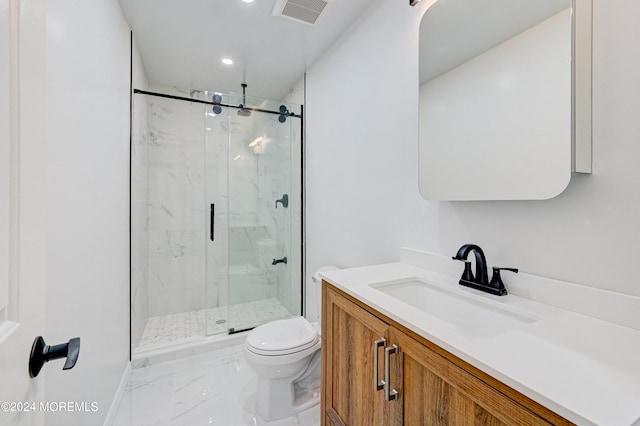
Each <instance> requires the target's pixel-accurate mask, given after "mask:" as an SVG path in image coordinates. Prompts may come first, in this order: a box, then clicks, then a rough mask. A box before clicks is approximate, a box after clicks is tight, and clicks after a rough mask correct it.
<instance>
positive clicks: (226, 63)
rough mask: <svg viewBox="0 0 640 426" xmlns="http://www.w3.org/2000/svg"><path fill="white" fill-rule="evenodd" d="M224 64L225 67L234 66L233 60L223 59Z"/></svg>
mask: <svg viewBox="0 0 640 426" xmlns="http://www.w3.org/2000/svg"><path fill="white" fill-rule="evenodd" d="M222 63H223V64H225V65H231V64H233V60H231V59H229V58H222Z"/></svg>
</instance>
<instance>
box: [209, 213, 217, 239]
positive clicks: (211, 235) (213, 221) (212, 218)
mask: <svg viewBox="0 0 640 426" xmlns="http://www.w3.org/2000/svg"><path fill="white" fill-rule="evenodd" d="M215 216H216V205H215V204H211V213H210V217H209V228H210V229H209V238H210V239H211V241H213V240H214V235H215V234H214V232H213V229H214V227H215V224H216V219H215Z"/></svg>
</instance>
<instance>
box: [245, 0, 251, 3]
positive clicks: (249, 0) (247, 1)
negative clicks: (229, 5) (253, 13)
mask: <svg viewBox="0 0 640 426" xmlns="http://www.w3.org/2000/svg"><path fill="white" fill-rule="evenodd" d="M242 1H243V2H245V3H253V0H242Z"/></svg>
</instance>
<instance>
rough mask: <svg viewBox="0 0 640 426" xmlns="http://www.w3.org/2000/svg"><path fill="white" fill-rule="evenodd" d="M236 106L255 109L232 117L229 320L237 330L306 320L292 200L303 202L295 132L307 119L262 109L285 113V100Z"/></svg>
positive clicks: (246, 101) (245, 100)
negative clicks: (295, 189) (296, 296)
mask: <svg viewBox="0 0 640 426" xmlns="http://www.w3.org/2000/svg"><path fill="white" fill-rule="evenodd" d="M232 102H233V103H234V104H236V105H237V104H240V103H243V104H244V106H245V107H247V109H236V110H234V111H231V112H230V113H229V129H230V134H229V253H228V254H229V281H228V283H229V286H228V295H229V311H228V319H229V329H230V332H237V331H242V330H246V329H250V328H252V327H255V326H257V325H259V324H263V323H265V322H268V321H272V320H274V319H278V318H286V317H290V316H291V315H292V314H299V310H298V309H295V308H294V309H292V308H291V307H290V306H288V305H291V303H289V299H290V298H291V295H290V293H291V287H292V285H295V286H296V287H299V286H300V285H299V283H297V284H294V282H293V281H292V270H293V269H294V268H300V262H299V255H298V254H294V253H292V244H291V231H292V221H291V216H292V202H293V201H296V202H298V203H299V194H298V193H292V185H291V179H292V163H291V147H292V140H291V138H292V131H291V129H292V126H296V125H297V126H300V119H299V118H292V117H288V116H284V115H282V116H281V115H278V114H272V113H268V112H261V111H259V110H266V111H280V108H281V105H282V103H281V102H275V101H267V100H264V99H257V98H242V97H239V96H238V97H236V98H235V99H232ZM283 108H286V109H289V108H291V106H290V105H284V106H283ZM281 117H282V118H281ZM296 146H298V147H299V144H296ZM298 167H299V166H298ZM295 250H298V251H299V247H296V248H295V249H294V251H295Z"/></svg>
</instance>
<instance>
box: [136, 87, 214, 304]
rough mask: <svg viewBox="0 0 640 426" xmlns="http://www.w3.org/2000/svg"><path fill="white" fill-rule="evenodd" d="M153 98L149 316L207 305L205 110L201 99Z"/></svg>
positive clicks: (163, 89) (173, 91) (175, 92)
mask: <svg viewBox="0 0 640 426" xmlns="http://www.w3.org/2000/svg"><path fill="white" fill-rule="evenodd" d="M151 90H152V91H155V92H160V93H168V94H173V95H178V96H185V97H189V96H190V95H191V93H190V92H188V91H187V92H182V91H179V90H176V89H171V88H167V87H161V86H156V87H152V88H151ZM148 102H149V127H150V142H149V168H148V170H149V316H158V315H168V314H174V313H178V312H185V311H193V310H198V309H203V308H204V307H205V297H204V296H205V286H204V283H205V232H206V230H205V219H204V218H205V204H204V194H205V182H204V177H205V145H204V138H205V116H204V106H203V105H201V104H197V103H190V102H184V101H179V100H173V99H165V98H159V97H152V96H149V97H148Z"/></svg>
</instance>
